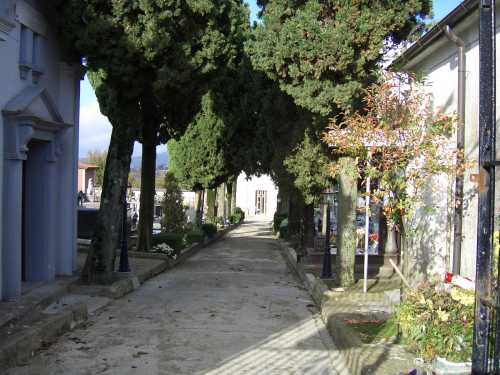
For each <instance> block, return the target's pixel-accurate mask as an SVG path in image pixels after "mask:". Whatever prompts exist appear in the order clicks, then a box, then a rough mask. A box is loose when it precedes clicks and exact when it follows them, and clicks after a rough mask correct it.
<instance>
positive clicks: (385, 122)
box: [324, 73, 463, 225]
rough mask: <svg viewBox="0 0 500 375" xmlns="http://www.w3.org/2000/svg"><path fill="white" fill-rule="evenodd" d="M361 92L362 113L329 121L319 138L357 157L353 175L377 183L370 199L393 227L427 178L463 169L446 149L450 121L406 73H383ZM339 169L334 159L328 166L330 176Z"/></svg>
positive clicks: (404, 215)
mask: <svg viewBox="0 0 500 375" xmlns="http://www.w3.org/2000/svg"><path fill="white" fill-rule="evenodd" d="M365 93H366V95H365V106H364V112H363V113H347V112H346V113H345V114H344V116H343V118H342V119H343V121H335V120H333V121H332V123H331V125H330V127H329V130H328V132H327V133H326V134H325V136H324V141H325V142H326V143H327V144H328V145H329V146H330V147H331V148H332V150H333V152H334V153H335V154H336V155H337V156H339V155H348V156H350V157H351V158H352V159H355V160H356V161H357V163H356V168H355V170H354V171H353V172H354V173H355V174H360V175H362V176H364V177H365V178H366V177H368V176H369V177H371V178H372V180H376V181H378V184H377V185H376V187H375V189H373V190H372V195H373V199H374V200H375V201H379V202H383V210H384V214H385V215H386V217H387V218H388V223H389V225H398V224H399V223H400V222H401V220H402V219H403V218H405V219H408V218H411V217H412V214H413V212H414V210H415V208H416V205H417V204H419V203H421V202H422V201H423V200H424V199H422V197H421V196H419V194H420V193H421V191H422V190H423V189H424V188H425V189H427V188H431V186H430V185H431V184H429V181H430V180H431V178H432V177H433V176H435V175H437V174H439V173H446V174H452V173H460V169H461V168H463V165H460V166H457V165H456V162H455V160H457V159H458V160H461V159H462V156H461V155H458V154H457V153H456V152H455V151H454V150H452V148H450V147H449V143H450V135H451V134H452V132H453V128H454V121H453V118H451V117H450V116H447V115H445V114H443V113H435V112H434V111H433V108H432V98H431V97H430V94H429V93H428V90H427V88H426V87H425V86H424V85H423V84H421V83H419V82H417V81H415V79H414V77H412V76H409V75H407V74H394V73H392V74H385V75H383V76H382V77H381V79H380V81H379V82H377V83H375V84H373V85H371V86H370V87H369V88H368V89H367V90H366V91H365ZM367 145H370V153H369V152H368V147H367ZM340 159H341V158H340ZM340 159H338V160H340ZM344 170H345V168H342V166H341V165H340V163H339V162H337V163H335V164H334V165H333V166H332V168H331V172H332V174H333V175H341V174H342V173H343V171H344ZM425 194H428V192H426V193H425Z"/></svg>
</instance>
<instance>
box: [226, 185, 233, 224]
mask: <svg viewBox="0 0 500 375" xmlns="http://www.w3.org/2000/svg"><path fill="white" fill-rule="evenodd" d="M234 184H235V182H228V183H227V192H226V196H227V216H231V215H232V214H233V211H234V207H233V185H234Z"/></svg>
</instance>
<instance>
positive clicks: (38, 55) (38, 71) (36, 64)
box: [31, 32, 43, 84]
mask: <svg viewBox="0 0 500 375" xmlns="http://www.w3.org/2000/svg"><path fill="white" fill-rule="evenodd" d="M42 42H43V37H42V36H41V35H40V34H38V33H35V32H34V33H33V45H32V49H31V61H32V68H33V71H32V73H31V74H32V78H33V83H35V84H36V83H38V81H39V80H40V77H41V76H42V75H43V61H42Z"/></svg>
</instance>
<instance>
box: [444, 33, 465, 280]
mask: <svg viewBox="0 0 500 375" xmlns="http://www.w3.org/2000/svg"><path fill="white" fill-rule="evenodd" d="M443 31H444V33H445V34H446V36H447V37H448V39H449V40H450V41H452V42H453V43H455V45H456V46H457V50H458V51H457V52H458V100H457V101H458V103H457V112H458V124H457V125H458V126H457V150H458V152H459V154H460V155H459V156H460V157H462V156H463V151H464V145H465V74H466V60H465V43H464V41H463V40H462V39H460V38H459V37H458V36H457V34H455V33H454V32H453V30H452V29H451V28H450V27H449V26H446V27H445V28H444V29H443ZM462 164H463V161H462V159H458V160H457V167H458V168H457V169H458V170H460V168H461V167H462ZM463 200H464V175H463V173H458V174H457V177H456V179H455V212H454V220H453V229H454V230H453V232H454V235H453V269H452V270H453V271H452V272H453V273H454V274H457V275H458V274H460V264H461V258H462V216H463Z"/></svg>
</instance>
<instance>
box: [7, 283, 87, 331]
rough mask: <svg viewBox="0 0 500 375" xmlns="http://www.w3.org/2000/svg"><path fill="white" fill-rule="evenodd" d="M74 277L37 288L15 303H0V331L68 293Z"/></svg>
mask: <svg viewBox="0 0 500 375" xmlns="http://www.w3.org/2000/svg"><path fill="white" fill-rule="evenodd" d="M76 279H77V278H76V277H61V278H58V279H56V280H55V281H54V282H51V283H47V284H45V285H40V286H37V287H36V288H33V289H31V290H29V291H28V292H26V293H24V294H23V295H22V296H21V297H20V298H19V299H17V300H15V301H2V302H0V329H1V328H2V327H5V326H9V325H12V324H15V323H16V322H17V321H19V320H20V319H23V317H25V316H27V315H30V314H33V313H34V312H36V311H41V310H43V309H45V308H46V307H47V306H49V305H50V304H52V303H54V302H56V301H57V300H58V299H60V298H61V297H62V296H64V295H65V294H67V293H68V291H69V289H70V286H71V284H72V283H73V282H74V281H76Z"/></svg>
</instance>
